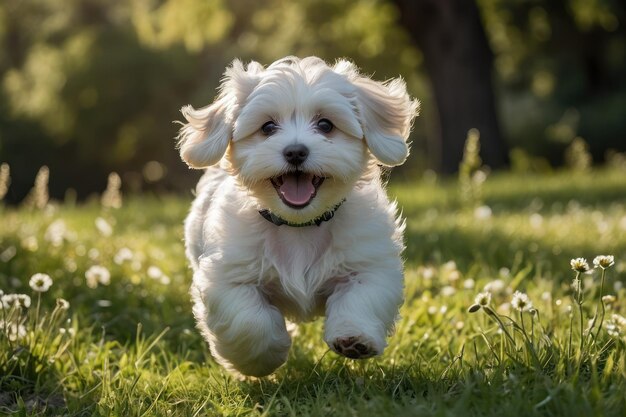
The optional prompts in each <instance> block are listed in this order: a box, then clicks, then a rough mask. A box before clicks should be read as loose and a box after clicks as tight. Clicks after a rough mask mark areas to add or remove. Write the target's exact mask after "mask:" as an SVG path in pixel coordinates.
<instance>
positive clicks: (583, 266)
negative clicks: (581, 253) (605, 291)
mask: <svg viewBox="0 0 626 417" xmlns="http://www.w3.org/2000/svg"><path fill="white" fill-rule="evenodd" d="M569 264H570V265H571V266H572V269H573V270H574V271H576V272H587V271H589V264H588V263H587V260H586V259H585V258H574V259H572V260H571V261H570V263H569Z"/></svg>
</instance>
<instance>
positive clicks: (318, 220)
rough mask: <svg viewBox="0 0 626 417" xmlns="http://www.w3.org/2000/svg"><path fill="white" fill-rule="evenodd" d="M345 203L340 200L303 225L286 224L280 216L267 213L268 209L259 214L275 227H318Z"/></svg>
mask: <svg viewBox="0 0 626 417" xmlns="http://www.w3.org/2000/svg"><path fill="white" fill-rule="evenodd" d="M344 201H346V200H345V199H343V200H341V201H340V202H339V204H337V205H336V206H335V207H333V208H332V209H330V210H328V211H327V212H326V213H324V214H322V215H321V216H319V217H317V218H315V219H313V220H309V221H308V222H305V223H291V222H288V221H287V220H285V219H283V218H282V217H280V216H277V215H276V214H274V213H272V212H271V211H269V210H268V209H263V210H259V214H260V215H261V216H262V217H263V218H264V219H265V220H267V221H268V222H270V223H274V224H275V225H276V226H282V225H283V224H286V225H287V226H289V227H306V226H313V225H315V226H319V225H321V224H322V223H323V222H326V221H328V220H330V219H332V218H333V217H334V216H335V211H336V210H337V209H338V208H339V206H341V205H342V204H343V202H344Z"/></svg>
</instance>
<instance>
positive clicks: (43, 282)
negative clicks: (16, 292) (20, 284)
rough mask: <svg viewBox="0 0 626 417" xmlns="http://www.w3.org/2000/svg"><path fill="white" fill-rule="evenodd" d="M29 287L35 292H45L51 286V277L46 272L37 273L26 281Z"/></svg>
mask: <svg viewBox="0 0 626 417" xmlns="http://www.w3.org/2000/svg"><path fill="white" fill-rule="evenodd" d="M28 285H30V288H32V289H33V290H34V291H37V292H46V291H48V290H49V289H50V287H51V286H52V278H50V275H48V274H42V273H38V274H35V275H33V276H32V277H31V278H30V281H29V282H28Z"/></svg>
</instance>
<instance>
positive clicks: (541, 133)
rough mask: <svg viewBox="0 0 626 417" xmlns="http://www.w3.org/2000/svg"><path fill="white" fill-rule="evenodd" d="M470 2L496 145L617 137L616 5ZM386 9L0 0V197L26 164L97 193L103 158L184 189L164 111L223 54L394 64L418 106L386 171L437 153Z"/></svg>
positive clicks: (29, 170) (416, 72)
mask: <svg viewBox="0 0 626 417" xmlns="http://www.w3.org/2000/svg"><path fill="white" fill-rule="evenodd" d="M478 4H479V6H480V11H481V15H482V17H483V23H484V25H485V29H486V33H487V35H488V37H489V41H490V45H491V47H492V49H493V52H494V55H495V72H496V75H497V96H498V97H499V98H500V103H501V106H500V109H499V114H500V116H501V121H502V124H503V126H504V130H505V132H506V135H505V136H506V137H507V138H508V139H509V143H510V144H511V145H513V147H518V148H520V149H524V150H525V151H526V152H527V153H529V154H531V155H537V156H541V157H545V158H548V159H549V160H550V161H551V162H560V161H561V159H562V155H563V148H564V147H565V146H567V145H568V144H569V143H571V141H572V140H573V139H574V138H575V137H576V136H582V137H585V138H586V139H587V140H588V141H589V143H590V147H591V148H590V152H591V154H592V155H593V157H594V158H595V159H596V160H598V159H600V158H602V157H603V156H604V152H605V150H606V149H608V148H610V147H612V148H615V149H617V150H618V151H619V150H623V149H622V148H623V146H622V145H621V144H623V136H624V124H623V115H622V112H621V109H623V108H624V104H625V100H626V92H625V91H624V87H623V83H622V82H621V78H622V74H623V72H624V68H626V61H625V60H624V54H623V50H624V39H625V38H624V27H626V25H624V23H623V22H624V15H623V8H621V7H619V4H618V3H617V2H615V1H612V0H597V1H578V0H571V1H568V2H565V3H564V2H550V1H547V0H540V1H534V2H511V1H503V0H479V1H478ZM398 13H399V12H398V10H397V8H396V7H394V4H393V2H391V1H389V0H360V1H349V0H323V1H315V0H306V1H298V2H292V1H288V0H268V1H263V2H250V1H248V0H234V1H228V2H227V1H223V0H212V1H204V0H184V1H174V0H158V1H150V0H132V1H106V2H105V1H102V0H81V1H78V0H71V1H63V2H59V1H55V0H6V1H3V2H2V3H0V45H2V48H0V162H9V163H10V164H11V165H12V167H13V168H14V174H15V175H14V178H16V180H15V181H14V183H13V188H14V191H13V192H12V193H10V194H9V195H8V196H7V197H6V198H8V199H9V200H10V201H20V200H21V199H22V198H23V197H24V195H25V194H26V192H27V190H28V189H29V188H30V187H31V186H32V179H33V178H34V176H35V173H36V170H37V169H38V167H39V166H41V165H48V166H49V167H50V168H51V170H52V172H54V173H55V177H54V178H53V179H52V180H51V182H50V186H51V189H50V191H51V193H52V195H54V196H57V197H58V196H60V195H62V193H64V192H65V191H66V190H67V188H68V187H73V188H75V189H76V190H77V191H78V195H79V196H81V197H82V196H85V195H87V194H88V193H89V192H93V191H95V190H100V189H102V188H103V186H104V183H105V182H106V176H107V175H108V174H109V172H111V171H115V172H119V173H120V176H121V177H122V179H123V180H124V184H125V185H126V187H128V188H130V189H132V190H139V189H141V188H142V187H152V188H160V189H171V188H172V187H176V188H178V189H181V188H183V189H184V188H190V187H191V186H192V184H193V182H194V180H195V178H192V176H189V175H188V174H187V171H186V167H185V166H184V165H183V164H182V163H180V161H179V158H178V155H177V153H176V151H175V150H174V140H173V137H174V136H175V135H176V131H177V126H176V125H175V124H172V123H171V122H172V121H173V120H179V119H180V118H181V117H180V115H179V114H178V109H179V108H180V107H181V106H182V105H184V104H187V103H192V104H193V105H195V106H203V105H206V104H207V103H209V102H211V101H212V99H213V97H214V95H215V88H216V87H217V85H218V82H219V78H220V76H221V74H222V72H223V71H224V67H225V66H226V65H227V63H228V62H230V61H231V60H232V59H233V58H235V57H241V58H243V59H244V60H250V59H255V60H258V61H260V62H262V63H265V64H267V63H270V62H271V61H273V60H275V59H276V58H279V57H282V56H284V55H291V54H294V55H311V54H314V55H318V56H321V57H323V58H325V59H328V60H330V61H332V60H334V59H336V58H337V57H349V58H351V59H353V60H354V61H355V62H356V63H357V64H358V65H359V66H360V67H362V68H363V70H364V72H366V73H369V74H374V75H375V77H376V78H377V79H387V78H391V77H396V76H398V75H401V76H403V77H404V78H405V79H406V81H407V84H408V87H409V90H410V92H411V94H412V95H413V96H415V97H418V98H419V99H420V100H421V101H422V103H423V105H422V109H423V111H422V116H421V117H420V119H419V120H418V122H417V123H416V124H415V129H414V132H413V135H412V142H413V152H412V156H411V159H410V160H409V162H408V164H407V165H406V167H402V168H401V170H402V171H403V172H404V175H406V176H410V175H415V174H418V173H420V172H421V171H423V169H424V168H427V167H429V166H432V161H433V160H434V159H435V158H436V155H437V154H438V152H439V151H438V150H437V149H439V147H438V144H436V143H432V139H429V137H430V136H432V135H431V134H429V133H431V132H432V131H433V130H434V129H436V127H435V126H434V125H433V123H432V122H431V121H432V120H434V118H435V114H436V103H435V102H434V98H433V97H432V95H431V92H430V89H429V88H428V84H427V77H426V74H425V67H424V62H423V58H422V55H421V53H420V51H419V49H418V48H416V46H415V45H414V43H413V42H412V40H411V39H410V38H409V37H408V35H407V33H406V31H405V30H404V28H403V27H401V26H400V25H399V23H398V18H399V15H398ZM442 53H446V52H445V48H442ZM459 94H462V92H459ZM33 149H35V150H36V152H33ZM69 160H71V161H72V163H71V164H68V163H67V161H69ZM153 161H158V162H159V163H163V164H164V165H165V166H166V167H167V168H168V175H166V176H164V177H163V178H162V179H160V180H159V181H157V182H154V181H148V180H146V178H145V177H144V176H143V173H142V171H143V168H144V167H146V166H148V165H147V164H149V163H150V162H153Z"/></svg>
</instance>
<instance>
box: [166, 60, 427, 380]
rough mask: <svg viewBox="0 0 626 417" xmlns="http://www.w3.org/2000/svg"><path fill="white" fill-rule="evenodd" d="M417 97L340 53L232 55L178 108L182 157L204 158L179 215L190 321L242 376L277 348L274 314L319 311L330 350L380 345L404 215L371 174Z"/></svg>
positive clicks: (396, 296) (279, 323) (395, 303)
mask: <svg viewBox="0 0 626 417" xmlns="http://www.w3.org/2000/svg"><path fill="white" fill-rule="evenodd" d="M417 110H418V102H417V101H414V100H411V99H410V98H409V96H408V95H407V92H406V87H405V83H404V82H403V81H402V80H400V79H394V80H391V81H388V82H384V83H380V82H376V81H373V80H371V79H370V78H368V77H365V76H363V75H361V74H360V73H359V71H358V69H357V68H356V67H355V66H354V64H352V63H351V62H348V61H345V60H340V61H338V62H337V63H336V64H335V65H333V66H329V65H327V64H326V63H325V62H324V61H322V60H321V59H319V58H316V57H308V58H304V59H298V58H295V57H287V58H284V59H281V60H279V61H276V62H274V63H273V64H271V65H270V66H269V67H267V68H264V67H263V66H261V65H260V64H259V63H257V62H251V63H250V64H248V65H247V66H245V67H244V65H243V64H242V63H241V62H240V61H238V60H235V61H233V63H232V65H231V66H230V67H228V68H227V70H226V73H225V76H224V78H223V82H222V85H221V87H220V92H219V95H218V96H217V98H216V100H215V102H214V103H213V104H211V105H209V106H207V107H204V108H201V109H194V108H192V107H191V106H186V107H183V109H182V113H183V115H184V117H185V119H186V120H187V123H186V124H184V125H183V127H182V128H181V130H180V133H179V136H178V144H179V148H180V154H181V157H182V159H183V160H184V161H185V162H186V163H187V164H188V165H189V166H190V167H192V168H206V171H205V174H204V176H203V177H202V178H201V180H200V182H199V183H198V186H197V193H196V199H195V201H194V203H193V205H192V208H191V212H190V213H189V216H188V217H187V220H186V221H185V241H186V253H187V256H188V258H189V260H190V262H191V265H192V267H193V271H194V275H193V284H192V288H191V294H192V298H193V302H194V308H193V312H194V316H195V318H196V320H197V323H198V328H199V329H200V331H201V332H202V334H203V336H204V337H205V338H206V340H207V341H208V343H209V345H210V348H211V353H212V354H213V356H214V357H215V359H216V360H217V361H218V362H219V363H220V364H222V365H223V366H224V367H226V368H227V369H229V370H231V371H237V372H239V373H241V374H243V375H248V376H256V377H260V376H264V375H268V374H270V373H272V372H273V371H274V370H275V369H276V368H278V367H279V366H280V365H282V364H283V363H284V362H285V360H286V359H287V354H288V352H289V348H290V346H291V338H290V336H289V333H288V332H287V329H286V326H285V318H289V319H292V320H296V321H302V320H309V319H312V318H313V317H315V316H317V315H325V316H326V323H325V330H324V340H325V342H326V343H327V344H328V346H329V347H330V348H331V349H332V350H334V351H335V352H337V353H338V354H340V355H343V356H346V357H348V358H352V359H363V358H369V357H372V356H376V355H380V354H381V353H382V352H383V349H384V348H385V346H386V341H385V338H386V336H387V335H388V334H390V332H392V330H393V327H394V321H395V320H396V317H397V315H398V308H399V306H400V305H401V303H402V298H403V297H402V293H403V263H402V259H401V253H402V250H403V229H404V223H403V222H402V220H400V219H399V217H398V215H397V209H396V204H395V203H393V202H390V201H389V199H388V198H387V195H386V194H385V190H384V187H383V184H382V182H381V179H380V167H379V165H384V166H388V167H391V166H395V165H399V164H402V163H403V162H404V161H405V159H406V158H407V156H408V153H409V148H408V145H407V142H406V140H407V137H408V135H409V131H410V129H411V124H412V121H413V118H414V117H415V115H416V114H417Z"/></svg>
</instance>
